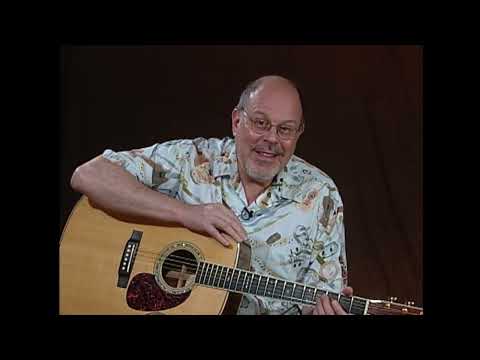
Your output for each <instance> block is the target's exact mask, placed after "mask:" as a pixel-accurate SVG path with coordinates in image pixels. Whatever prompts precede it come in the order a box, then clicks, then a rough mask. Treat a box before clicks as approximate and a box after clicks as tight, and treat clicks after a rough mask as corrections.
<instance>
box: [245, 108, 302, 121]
mask: <svg viewBox="0 0 480 360" xmlns="http://www.w3.org/2000/svg"><path fill="white" fill-rule="evenodd" d="M253 115H262V116H264V117H266V118H267V119H268V120H270V117H269V116H268V115H267V114H266V113H264V112H263V111H260V110H256V111H254V112H253ZM287 122H293V123H295V124H296V123H297V122H296V121H295V120H282V121H281V122H280V124H285V123H287Z"/></svg>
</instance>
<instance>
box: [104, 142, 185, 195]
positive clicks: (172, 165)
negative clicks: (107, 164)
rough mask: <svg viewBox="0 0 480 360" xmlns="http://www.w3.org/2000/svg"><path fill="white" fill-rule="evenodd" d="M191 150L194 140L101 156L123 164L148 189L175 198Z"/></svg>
mask: <svg viewBox="0 0 480 360" xmlns="http://www.w3.org/2000/svg"><path fill="white" fill-rule="evenodd" d="M190 148H191V141H188V140H172V141H168V142H165V143H162V144H154V145H152V146H149V147H145V148H141V149H134V150H128V151H119V152H115V151H113V150H111V149H107V150H105V151H104V152H103V154H102V156H103V157H104V158H106V159H107V160H110V161H111V162H113V163H115V164H117V165H120V166H121V167H122V168H124V169H125V170H126V171H128V172H129V173H130V174H132V175H133V176H134V177H135V178H136V179H137V180H138V181H139V182H141V183H142V184H144V185H145V186H147V187H149V188H151V189H153V190H156V191H159V192H161V193H164V194H165V195H168V196H171V197H175V196H176V194H177V193H178V189H179V186H180V178H181V173H182V170H183V168H184V167H185V165H186V163H187V162H188V156H189V150H190Z"/></svg>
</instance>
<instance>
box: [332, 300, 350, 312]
mask: <svg viewBox="0 0 480 360" xmlns="http://www.w3.org/2000/svg"><path fill="white" fill-rule="evenodd" d="M332 308H333V311H334V312H335V315H347V313H346V312H345V310H343V308H342V306H341V305H340V304H339V303H338V301H337V300H332Z"/></svg>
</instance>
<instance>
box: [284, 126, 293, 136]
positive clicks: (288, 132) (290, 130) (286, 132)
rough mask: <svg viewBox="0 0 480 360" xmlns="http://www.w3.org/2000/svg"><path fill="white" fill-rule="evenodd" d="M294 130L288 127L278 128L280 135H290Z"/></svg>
mask: <svg viewBox="0 0 480 360" xmlns="http://www.w3.org/2000/svg"><path fill="white" fill-rule="evenodd" d="M294 131H295V130H294V129H293V128H291V127H288V126H280V132H281V133H282V134H291V133H292V132H294Z"/></svg>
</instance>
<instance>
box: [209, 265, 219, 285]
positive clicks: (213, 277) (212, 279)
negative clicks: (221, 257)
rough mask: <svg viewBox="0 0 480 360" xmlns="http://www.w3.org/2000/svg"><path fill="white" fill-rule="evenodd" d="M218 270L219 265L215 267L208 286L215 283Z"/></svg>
mask: <svg viewBox="0 0 480 360" xmlns="http://www.w3.org/2000/svg"><path fill="white" fill-rule="evenodd" d="M217 270H218V265H213V267H212V273H211V274H210V280H209V282H208V285H211V286H213V282H214V281H215V274H216V273H217Z"/></svg>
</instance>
